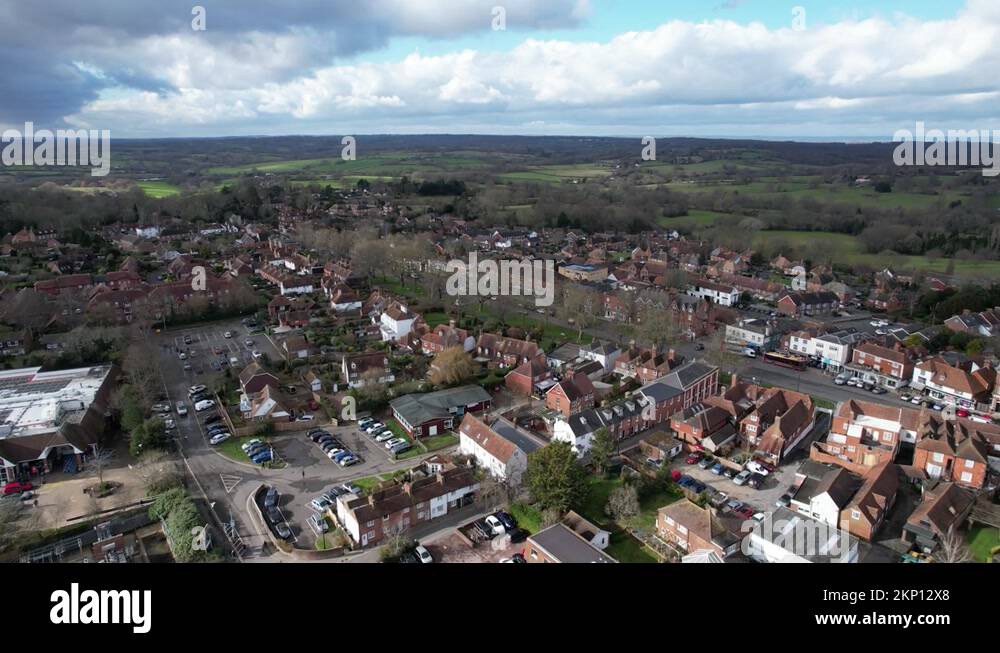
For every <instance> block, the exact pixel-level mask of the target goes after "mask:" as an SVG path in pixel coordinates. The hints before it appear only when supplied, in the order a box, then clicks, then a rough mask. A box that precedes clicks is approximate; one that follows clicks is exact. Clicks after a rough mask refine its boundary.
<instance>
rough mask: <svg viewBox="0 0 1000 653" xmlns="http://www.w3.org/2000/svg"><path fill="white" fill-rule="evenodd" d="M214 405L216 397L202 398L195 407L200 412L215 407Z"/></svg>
mask: <svg viewBox="0 0 1000 653" xmlns="http://www.w3.org/2000/svg"><path fill="white" fill-rule="evenodd" d="M214 407H215V400H214V399H202V400H201V401H199V402H198V403H196V404H195V405H194V409H195V410H196V411H197V412H199V413H200V412H201V411H203V410H208V409H209V408H214Z"/></svg>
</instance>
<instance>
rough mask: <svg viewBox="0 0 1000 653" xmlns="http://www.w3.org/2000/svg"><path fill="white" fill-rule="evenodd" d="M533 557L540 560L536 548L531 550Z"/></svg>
mask: <svg viewBox="0 0 1000 653" xmlns="http://www.w3.org/2000/svg"><path fill="white" fill-rule="evenodd" d="M531 559H532V560H538V553H536V552H535V550H534V549H532V550H531Z"/></svg>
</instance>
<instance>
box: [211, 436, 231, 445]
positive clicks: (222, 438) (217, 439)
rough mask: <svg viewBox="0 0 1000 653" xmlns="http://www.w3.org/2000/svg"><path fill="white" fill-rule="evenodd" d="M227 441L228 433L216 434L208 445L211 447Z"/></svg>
mask: <svg viewBox="0 0 1000 653" xmlns="http://www.w3.org/2000/svg"><path fill="white" fill-rule="evenodd" d="M228 439H229V434H228V433H218V434H216V435H213V436H212V437H211V438H210V439H209V441H208V443H209V444H212V445H215V444H222V443H223V442H225V441H226V440H228Z"/></svg>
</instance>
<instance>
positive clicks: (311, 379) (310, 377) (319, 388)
mask: <svg viewBox="0 0 1000 653" xmlns="http://www.w3.org/2000/svg"><path fill="white" fill-rule="evenodd" d="M302 380H303V381H305V383H306V386H307V387H308V388H309V392H314V393H321V392H323V379H321V378H320V376H319V375H318V374H316V371H315V370H309V371H308V372H306V373H305V374H303V375H302Z"/></svg>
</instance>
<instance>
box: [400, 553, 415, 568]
mask: <svg viewBox="0 0 1000 653" xmlns="http://www.w3.org/2000/svg"><path fill="white" fill-rule="evenodd" d="M399 561H400V562H401V563H403V564H408V565H415V564H420V558H418V557H417V554H416V553H414V552H413V551H404V552H403V553H402V554H401V555H400V556H399Z"/></svg>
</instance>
